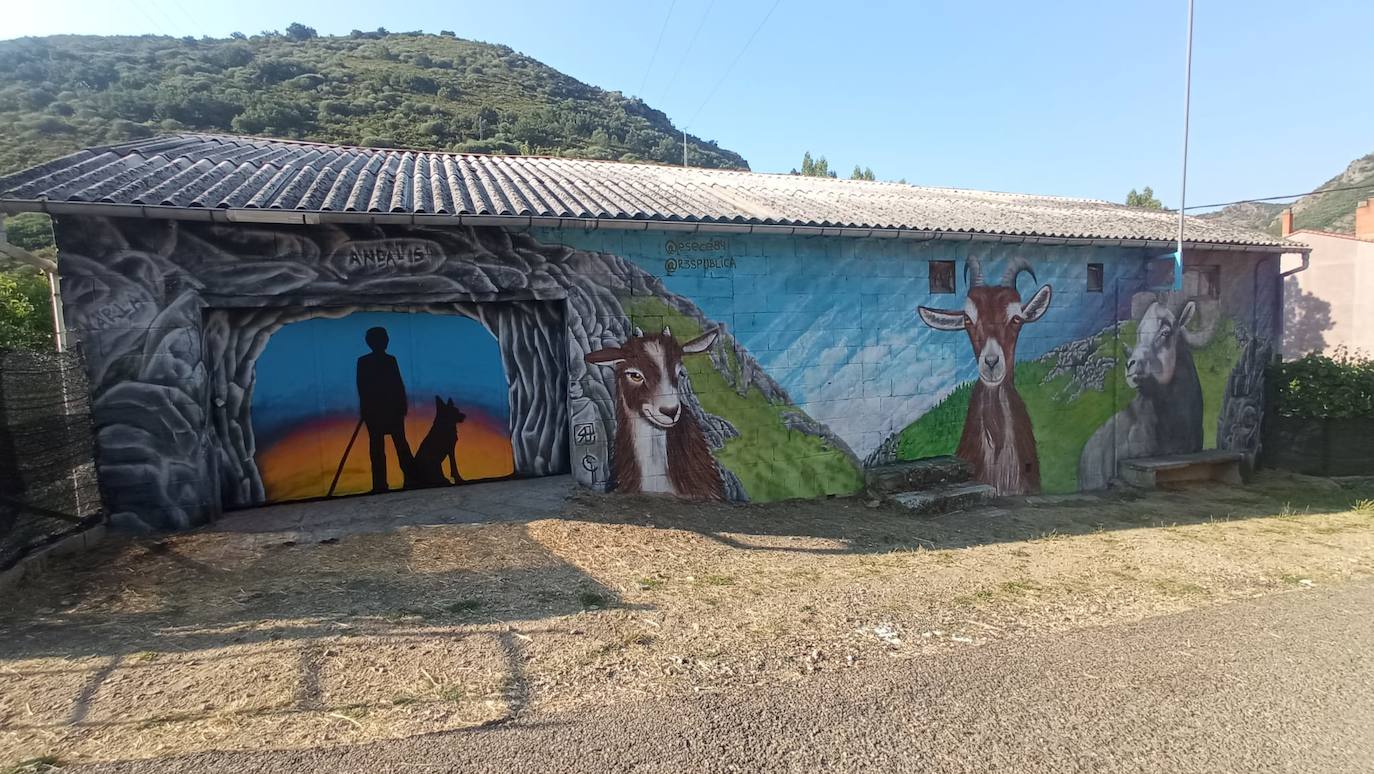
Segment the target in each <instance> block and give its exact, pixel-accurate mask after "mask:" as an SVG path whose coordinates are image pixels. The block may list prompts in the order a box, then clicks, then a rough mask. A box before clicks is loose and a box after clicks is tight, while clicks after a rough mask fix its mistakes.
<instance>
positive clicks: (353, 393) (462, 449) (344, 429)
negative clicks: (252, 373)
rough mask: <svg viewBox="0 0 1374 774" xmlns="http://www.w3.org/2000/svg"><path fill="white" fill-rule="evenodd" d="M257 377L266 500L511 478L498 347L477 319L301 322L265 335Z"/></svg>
mask: <svg viewBox="0 0 1374 774" xmlns="http://www.w3.org/2000/svg"><path fill="white" fill-rule="evenodd" d="M360 353H362V354H360ZM255 370H256V378H255V383H254V388H253V399H252V406H251V422H252V426H253V428H254V432H255V436H256V439H257V453H256V462H257V467H258V470H259V471H261V475H262V479H263V488H264V493H265V499H266V500H267V501H268V502H276V501H281V500H295V499H306V498H314V497H325V496H330V495H341V494H358V493H365V492H371V493H379V492H386V491H388V490H390V489H400V488H405V489H414V488H420V487H432V486H446V485H454V484H460V483H465V482H470V481H479V480H483V479H491V478H504V477H507V476H510V475H512V474H513V473H514V472H515V460H514V453H513V450H512V447H511V441H510V428H509V423H510V417H509V411H510V409H509V404H508V402H507V399H506V395H507V390H508V386H507V382H506V377H505V371H504V368H503V367H502V364H501V352H500V347H499V346H498V344H497V341H496V338H495V337H494V336H492V335H491V333H490V332H489V331H487V330H486V329H485V328H484V327H483V326H482V325H481V324H480V323H478V322H477V321H476V320H472V319H470V318H467V317H461V316H455V315H431V314H408V313H404V312H355V313H352V314H349V315H347V316H345V317H338V318H326V317H317V318H313V319H309V320H303V321H301V322H297V323H292V324H290V325H287V326H285V327H283V328H282V329H280V330H278V331H277V332H276V333H274V334H273V335H272V337H271V338H270V339H269V340H268V342H267V346H266V348H265V349H264V350H263V352H262V354H261V355H259V356H258V358H257V361H256V363H255Z"/></svg>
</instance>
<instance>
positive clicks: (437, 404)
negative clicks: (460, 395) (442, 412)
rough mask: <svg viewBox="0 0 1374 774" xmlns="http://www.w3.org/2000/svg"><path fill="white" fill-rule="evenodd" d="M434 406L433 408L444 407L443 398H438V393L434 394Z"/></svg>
mask: <svg viewBox="0 0 1374 774" xmlns="http://www.w3.org/2000/svg"><path fill="white" fill-rule="evenodd" d="M434 407H435V408H443V407H444V399H443V398H440V397H439V396H438V395H435V396H434Z"/></svg>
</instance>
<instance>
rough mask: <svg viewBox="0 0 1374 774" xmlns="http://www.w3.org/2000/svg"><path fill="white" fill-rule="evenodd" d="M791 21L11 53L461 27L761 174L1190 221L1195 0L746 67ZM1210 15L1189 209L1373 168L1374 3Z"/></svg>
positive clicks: (513, 15) (791, 10) (149, 27)
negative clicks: (985, 194)
mask: <svg viewBox="0 0 1374 774" xmlns="http://www.w3.org/2000/svg"><path fill="white" fill-rule="evenodd" d="M773 5H774V0H714V2H713V0H652V1H647V0H646V1H643V2H621V1H619V0H600V1H598V2H573V1H571V0H549V1H546V0H526V1H522V0H507V1H505V2H492V1H491V0H486V1H484V2H469V1H467V0H460V1H455V0H448V1H447V2H440V1H433V0H412V1H411V2H405V3H378V2H369V3H351V2H339V1H338V0H335V1H334V2H318V1H317V0H294V2H290V3H284V2H280V0H276V1H275V2H262V1H260V0H233V1H232V2H215V3H211V2H192V0H127V1H125V0H121V2H118V3H113V2H109V0H99V1H97V2H46V3H34V2H22V3H21V2H12V3H9V4H7V7H6V8H5V10H4V12H3V17H2V18H0V37H15V36H21V35H47V34H56V33H104V34H116V33H145V32H154V33H168V34H174V35H187V34H195V35H211V36H215V37H222V36H225V35H227V34H228V33H230V32H232V31H235V30H238V31H242V32H245V33H249V34H251V33H254V32H257V31H260V30H263V29H281V28H284V27H285V26H286V25H287V24H289V23H290V22H292V21H300V22H302V23H305V24H308V25H310V26H313V27H315V28H316V29H318V30H319V31H320V32H321V33H322V34H346V33H347V32H348V31H349V30H350V29H352V28H355V27H356V28H360V29H375V28H377V27H379V26H382V27H386V28H388V29H390V30H393V31H403V30H412V29H423V30H426V31H430V32H437V31H438V30H440V29H451V30H454V31H456V32H457V33H458V35H459V36H461V37H466V38H473V39H477V40H486V41H490V42H497V43H504V44H506V45H509V46H511V47H512V48H515V49H516V50H519V51H521V52H523V53H525V54H528V55H530V56H533V57H535V58H537V59H539V60H542V61H544V62H546V63H548V64H549V65H552V66H553V67H556V68H558V69H560V70H562V71H564V72H566V73H568V74H570V75H572V76H574V77H576V78H579V79H581V80H583V81H586V82H588V83H591V84H595V85H597V86H601V87H603V88H607V89H617V90H620V91H623V92H625V93H627V94H639V95H641V96H642V97H644V99H645V100H646V101H647V102H648V103H649V104H651V105H653V106H654V107H657V108H659V109H662V110H663V111H664V112H666V113H667V114H668V115H669V116H670V117H671V118H672V119H673V121H674V122H676V123H677V124H678V125H679V126H681V125H682V124H684V123H687V124H688V126H687V128H688V129H689V130H690V131H691V132H692V133H693V134H696V135H699V136H701V137H704V138H708V139H715V140H717V141H718V142H719V143H720V144H721V145H722V146H724V147H727V148H731V149H733V150H736V151H739V152H740V153H741V154H743V155H744V157H745V158H747V159H748V160H749V162H750V164H751V165H752V166H753V168H754V169H755V170H758V171H765V172H785V171H787V170H789V169H791V168H792V167H795V166H797V165H798V164H799V163H800V160H801V155H802V153H803V152H804V151H806V150H810V151H812V153H814V154H817V155H825V156H827V157H828V158H829V160H830V162H831V166H832V168H839V169H840V170H841V172H842V173H847V171H848V170H849V169H850V168H852V167H853V165H854V164H855V163H859V164H864V165H867V166H871V167H872V168H873V169H874V171H875V172H877V173H878V176H879V177H880V178H885V179H897V178H899V177H904V178H906V179H907V180H908V181H909V182H912V183H920V184H927V185H947V186H958V187H966V188H986V189H993V190H1005V191H1025V192H1033V193H1044V194H1060V195H1068V196H1089V197H1097V198H1105V199H1113V200H1121V199H1122V198H1124V196H1125V193H1126V191H1127V190H1128V189H1130V188H1132V187H1139V186H1144V185H1151V186H1153V187H1154V188H1155V191H1156V193H1157V194H1158V195H1159V196H1160V198H1162V199H1163V200H1164V202H1165V204H1166V205H1169V206H1174V205H1176V204H1177V201H1178V166H1179V164H1178V160H1179V151H1180V135H1181V120H1182V101H1183V100H1182V73H1183V33H1184V18H1185V12H1186V0H1115V1H1104V0H1052V1H1050V2H1026V1H1025V0H1004V1H1003V2H991V1H987V2H978V1H977V0H968V1H966V2H959V1H958V0H939V1H936V2H931V1H929V0H922V1H920V2H896V1H893V2H882V1H875V2H862V1H861V2H852V1H851V2H833V0H832V1H831V2H821V1H820V0H779V2H778V4H777V6H776V9H775V10H773V13H772V15H771V17H769V18H768V21H767V23H766V24H765V25H764V26H763V27H762V28H761V29H759V32H758V34H757V36H756V37H755V38H754V39H753V42H752V43H751V44H750V45H749V46H748V48H747V49H745V48H744V45H745V41H746V40H747V39H748V38H749V37H750V35H751V33H753V32H754V30H755V29H756V28H757V27H758V24H759V22H760V20H762V19H763V18H764V16H765V14H767V13H768V11H769V9H770V8H771V7H773ZM670 6H671V14H669V10H670ZM1197 6H1198V7H1197V20H1196V28H1195V49H1194V59H1193V133H1192V146H1191V156H1190V159H1191V164H1190V172H1189V177H1190V184H1189V197H1188V201H1189V203H1190V204H1203V203H1208V202H1215V201H1227V200H1231V199H1241V198H1248V197H1256V196H1264V195H1273V194H1286V193H1290V192H1299V191H1305V190H1308V189H1310V188H1312V187H1314V186H1316V185H1318V184H1320V183H1321V182H1323V181H1325V180H1326V179H1327V178H1328V177H1330V176H1332V175H1335V174H1336V173H1338V172H1340V171H1341V170H1342V169H1344V167H1345V165H1346V164H1347V163H1348V162H1350V161H1351V160H1352V159H1354V158H1356V157H1358V156H1362V155H1364V154H1366V153H1370V152H1374V100H1372V99H1370V98H1369V97H1370V94H1369V92H1368V90H1369V88H1370V85H1369V84H1370V81H1369V67H1370V62H1371V56H1374V50H1372V49H1371V42H1370V41H1371V40H1374V2H1370V1H1369V0H1309V1H1308V2H1302V3H1294V2H1279V1H1278V0H1198V2H1197ZM665 18H666V19H667V25H666V27H665V26H664V20H665ZM703 19H705V23H704V25H702V26H701V28H700V29H701V31H700V34H699V35H698V36H696V38H695V40H694V39H693V32H694V31H695V30H696V29H697V28H698V25H699V24H701V23H702V20H703ZM660 30H662V31H663V32H664V34H663V36H662V45H661V46H658V45H657V43H658V41H659V36H660ZM689 43H690V44H691V45H690V48H689ZM741 50H743V55H742V56H740V57H739V59H738V61H737V63H736V64H735V66H734V69H733V70H731V71H730V73H729V76H728V78H726V80H725V81H724V82H723V83H722V84H721V86H720V88H719V89H718V90H716V91H715V92H714V94H712V89H713V87H715V85H716V84H717V83H720V82H721V78H722V76H723V75H724V74H725V72H726V70H727V68H728V67H729V66H730V64H731V62H732V61H735V60H736V57H737V56H738V55H739V54H740V52H741ZM651 65H652V66H651ZM1361 85H1362V86H1363V89H1364V91H1363V92H1362V91H1361ZM708 96H709V97H710V98H709V100H708Z"/></svg>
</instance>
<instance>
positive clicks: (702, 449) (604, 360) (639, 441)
mask: <svg viewBox="0 0 1374 774" xmlns="http://www.w3.org/2000/svg"><path fill="white" fill-rule="evenodd" d="M718 335H719V331H716V330H709V331H707V332H705V333H703V334H701V335H700V336H697V337H696V338H694V339H692V340H691V341H687V342H679V341H678V340H677V338H675V337H674V336H673V332H672V330H671V329H670V328H668V327H667V326H665V327H664V328H663V331H662V332H661V333H651V334H645V333H644V331H642V330H640V329H639V328H635V329H634V332H633V335H632V336H631V337H630V338H629V339H627V340H626V341H624V342H623V343H621V344H620V345H619V346H614V347H606V348H604V349H598V350H596V351H595V352H589V353H587V355H586V356H585V360H586V361H587V362H588V363H591V364H594V365H599V366H605V367H608V368H611V369H614V371H615V377H616V402H615V443H614V445H613V446H612V452H611V462H612V470H613V475H614V477H613V479H612V480H611V482H610V486H611V488H614V489H615V490H617V491H621V492H627V493H636V494H637V493H649V494H670V495H676V496H679V497H686V498H689V499H694V500H724V499H725V488H724V485H723V483H722V480H721V471H720V469H719V468H718V467H717V464H716V462H715V459H714V457H713V456H712V455H711V448H710V446H709V445H708V444H707V443H706V435H705V434H704V433H703V432H702V430H701V421H700V420H699V419H698V418H697V416H696V415H695V414H694V413H692V412H691V411H690V410H688V409H687V408H686V405H687V404H686V402H685V401H684V400H683V394H684V391H686V390H690V385H689V377H688V375H687V368H686V366H684V365H683V358H684V357H685V356H686V355H699V354H701V353H703V352H706V351H707V350H709V349H710V348H711V345H712V344H714V343H715V341H716V337H717V336H718Z"/></svg>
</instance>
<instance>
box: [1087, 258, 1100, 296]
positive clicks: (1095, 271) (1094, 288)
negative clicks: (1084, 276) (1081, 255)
mask: <svg viewBox="0 0 1374 774" xmlns="http://www.w3.org/2000/svg"><path fill="white" fill-rule="evenodd" d="M1088 292H1089V293H1101V292H1102V264H1100V263H1090V264H1088Z"/></svg>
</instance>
